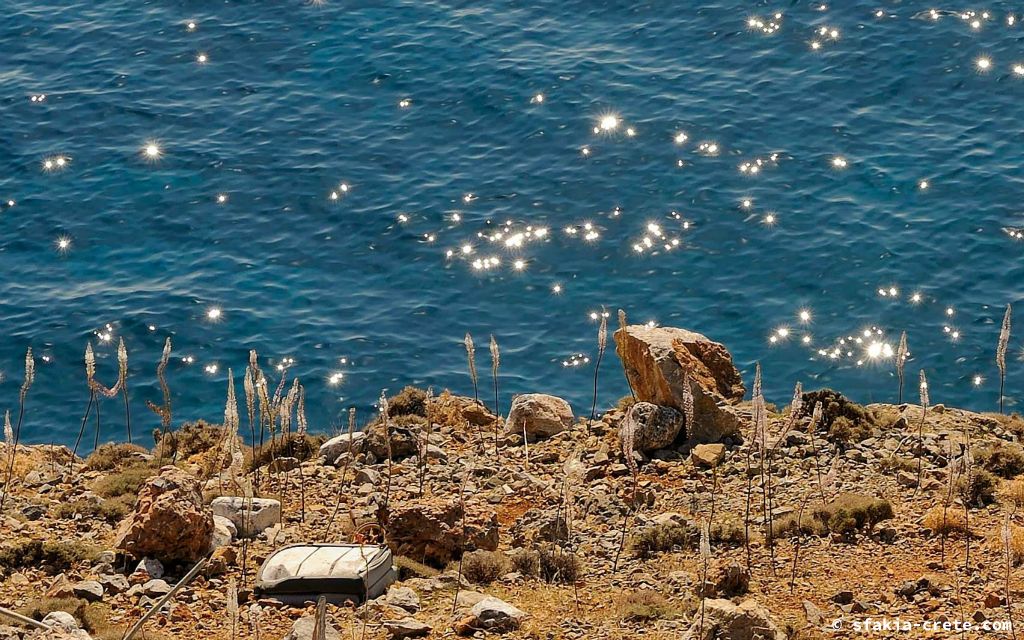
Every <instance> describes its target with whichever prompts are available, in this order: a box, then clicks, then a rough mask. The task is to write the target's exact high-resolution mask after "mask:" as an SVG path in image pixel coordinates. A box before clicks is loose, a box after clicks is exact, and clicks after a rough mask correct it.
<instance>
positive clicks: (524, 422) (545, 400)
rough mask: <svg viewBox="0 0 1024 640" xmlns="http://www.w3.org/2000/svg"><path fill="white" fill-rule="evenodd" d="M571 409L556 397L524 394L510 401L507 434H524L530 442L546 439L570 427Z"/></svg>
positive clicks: (566, 403) (542, 394)
mask: <svg viewBox="0 0 1024 640" xmlns="http://www.w3.org/2000/svg"><path fill="white" fill-rule="evenodd" d="M572 420H573V417H572V407H571V406H569V403H568V402H566V401H565V400H563V399H561V398H559V397H558V396H551V395H548V394H546V393H524V394H522V395H518V396H516V397H515V398H514V399H513V400H512V407H511V409H509V412H508V419H506V420H505V428H506V429H507V430H508V432H509V433H523V431H525V432H526V437H527V438H529V439H530V440H536V439H537V438H547V437H550V436H553V435H555V434H558V433H561V432H563V431H565V430H566V429H568V428H569V427H571V426H572Z"/></svg>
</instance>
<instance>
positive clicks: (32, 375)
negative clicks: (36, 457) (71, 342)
mask: <svg viewBox="0 0 1024 640" xmlns="http://www.w3.org/2000/svg"><path fill="white" fill-rule="evenodd" d="M35 379H36V361H35V358H34V357H33V356H32V347H29V348H28V351H26V352H25V379H24V380H23V381H22V383H21V390H20V391H19V392H18V422H17V426H16V427H15V428H14V430H13V440H14V441H13V442H10V441H9V442H8V446H9V447H10V452H9V453H8V456H7V457H8V461H7V473H6V474H5V478H6V479H7V481H6V482H7V484H6V485H5V486H4V491H3V493H2V494H0V514H2V513H3V512H4V504H5V503H6V502H7V496H8V494H10V492H11V480H12V479H13V477H14V459H15V457H16V456H17V455H18V443H19V442H20V441H21V425H22V423H23V421H24V419H25V398H26V397H27V396H28V390H29V389H31V388H32V383H33V382H35ZM5 429H6V427H5Z"/></svg>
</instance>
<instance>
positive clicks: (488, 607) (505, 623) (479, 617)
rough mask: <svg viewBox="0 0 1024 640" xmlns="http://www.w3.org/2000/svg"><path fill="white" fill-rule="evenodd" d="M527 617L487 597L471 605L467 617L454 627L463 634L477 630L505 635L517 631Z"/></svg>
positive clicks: (527, 615) (503, 603)
mask: <svg viewBox="0 0 1024 640" xmlns="http://www.w3.org/2000/svg"><path fill="white" fill-rule="evenodd" d="M528 617H529V614H527V613H526V612H525V611H523V610H521V609H517V608H516V607H513V606H512V605H510V604H509V603H507V602H505V601H504V600H499V599H498V598H494V597H490V596H488V597H486V598H484V599H483V600H481V601H480V602H477V603H476V604H475V605H473V608H472V609H470V610H469V616H467V617H466V618H465V619H463V620H462V621H460V622H459V623H458V624H457V625H456V626H457V630H458V631H460V632H461V633H463V634H465V633H466V632H473V631H478V630H483V631H489V632H491V633H507V632H509V631H515V630H516V629H518V628H519V627H520V626H521V625H522V624H523V621H524V620H526V618H528Z"/></svg>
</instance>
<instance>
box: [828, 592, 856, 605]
mask: <svg viewBox="0 0 1024 640" xmlns="http://www.w3.org/2000/svg"><path fill="white" fill-rule="evenodd" d="M832 602H835V603H836V604H850V603H852V602H853V592H852V591H839V592H838V593H836V594H835V595H834V596H832Z"/></svg>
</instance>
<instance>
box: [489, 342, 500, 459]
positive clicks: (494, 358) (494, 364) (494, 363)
mask: <svg viewBox="0 0 1024 640" xmlns="http://www.w3.org/2000/svg"><path fill="white" fill-rule="evenodd" d="M500 366H501V351H500V350H499V349H498V341H497V340H495V339H494V334H491V378H492V379H493V380H494V457H495V459H497V458H498V431H499V425H500V424H501V407H500V406H498V367H500Z"/></svg>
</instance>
